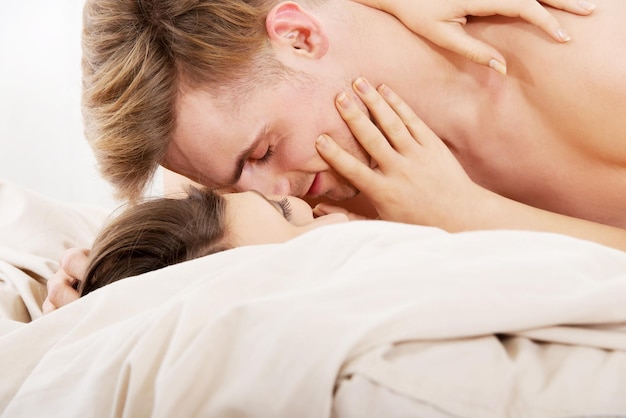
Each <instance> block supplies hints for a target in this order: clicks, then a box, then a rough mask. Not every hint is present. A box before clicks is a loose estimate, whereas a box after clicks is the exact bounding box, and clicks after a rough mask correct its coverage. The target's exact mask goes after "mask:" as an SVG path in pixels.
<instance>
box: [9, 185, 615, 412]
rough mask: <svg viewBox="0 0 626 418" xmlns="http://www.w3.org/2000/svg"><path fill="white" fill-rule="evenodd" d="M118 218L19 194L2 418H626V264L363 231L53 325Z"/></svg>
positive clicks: (324, 232) (584, 247) (198, 266)
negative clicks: (61, 278) (100, 235)
mask: <svg viewBox="0 0 626 418" xmlns="http://www.w3.org/2000/svg"><path fill="white" fill-rule="evenodd" d="M107 215H108V213H107V211H106V210H103V209H100V208H93V207H84V206H77V205H71V204H66V203H63V202H59V201H55V200H54V199H51V198H49V197H45V196H41V195H38V194H36V193H33V192H31V191H29V190H26V189H24V188H21V187H19V186H17V185H15V184H11V183H8V182H0V302H1V306H0V314H1V316H2V318H1V319H0V371H1V376H2V378H1V381H0V416H1V417H36V416H46V417H53V416H59V417H78V416H80V417H90V416H93V417H147V416H154V417H260V418H268V417H299V418H305V417H316V418H317V417H344V418H348V417H349V418H352V417H354V418H357V417H358V418H368V417H427V418H428V417H433V418H439V417H448V418H449V417H477V418H491V417H493V418H503V417H520V418H533V417H537V418H550V417H560V418H574V417H577V418H578V417H626V253H622V252H620V251H616V250H613V249H610V248H606V247H603V246H600V245H596V244H593V243H590V242H585V241H581V240H576V239H572V238H568V237H564V236H560V235H555V234H544V233H531V232H523V231H517V232H516V231H491V232H471V233H461V234H449V233H446V232H444V231H442V230H439V229H436V228H426V227H418V226H408V225H401V224H394V223H388V222H382V221H360V222H351V223H347V224H338V225H334V226H329V227H325V228H321V229H318V230H315V231H312V232H310V233H308V234H305V235H303V236H300V237H298V238H296V239H294V240H292V241H290V242H287V243H284V244H272V245H263V246H250V247H242V248H237V249H234V250H230V251H226V252H223V253H218V254H215V255H211V256H208V257H204V258H200V259H197V260H193V261H190V262H186V263H182V264H178V265H175V266H171V267H168V268H165V269H163V270H159V271H154V272H151V273H148V274H144V275H141V276H137V277H133V278H129V279H126V280H122V281H120V282H117V283H115V284H113V285H110V286H107V287H104V288H102V289H100V290H98V291H96V292H93V293H92V294H89V295H88V296H87V297H84V298H82V299H80V300H78V301H76V302H74V303H71V304H70V305H68V306H66V307H63V308H62V309H59V310H57V311H55V312H53V313H52V314H49V315H45V316H42V313H41V303H42V302H43V300H44V298H45V294H46V291H45V281H46V278H47V277H50V275H52V274H53V273H54V271H55V269H56V267H57V261H58V260H59V259H60V257H61V254H62V252H63V251H64V249H66V248H69V247H73V246H83V247H85V246H89V243H90V240H91V239H93V236H94V234H95V233H96V231H97V230H98V228H99V227H100V225H101V224H102V222H103V221H104V220H105V219H106V216H107Z"/></svg>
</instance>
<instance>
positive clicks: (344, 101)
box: [337, 93, 352, 109]
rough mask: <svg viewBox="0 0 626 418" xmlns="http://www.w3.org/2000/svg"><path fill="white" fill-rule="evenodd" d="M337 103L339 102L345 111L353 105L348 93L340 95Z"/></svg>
mask: <svg viewBox="0 0 626 418" xmlns="http://www.w3.org/2000/svg"><path fill="white" fill-rule="evenodd" d="M337 102H339V106H341V107H342V108H343V109H349V108H350V106H351V105H352V100H350V98H349V97H348V95H347V94H346V93H341V94H339V96H338V97H337Z"/></svg>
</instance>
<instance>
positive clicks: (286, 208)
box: [275, 197, 292, 221]
mask: <svg viewBox="0 0 626 418" xmlns="http://www.w3.org/2000/svg"><path fill="white" fill-rule="evenodd" d="M275 202H276V203H277V204H278V206H280V210H281V211H282V212H283V216H284V217H285V219H286V220H288V221H290V220H291V212H292V211H291V203H289V200H288V199H287V198H286V197H284V198H282V199H281V200H278V201H275Z"/></svg>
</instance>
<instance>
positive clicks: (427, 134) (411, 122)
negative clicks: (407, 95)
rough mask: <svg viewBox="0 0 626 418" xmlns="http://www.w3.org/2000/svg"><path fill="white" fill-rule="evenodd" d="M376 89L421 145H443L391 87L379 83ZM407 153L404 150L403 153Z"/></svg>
mask: <svg viewBox="0 0 626 418" xmlns="http://www.w3.org/2000/svg"><path fill="white" fill-rule="evenodd" d="M378 91H379V92H380V94H381V96H382V97H383V98H384V99H385V101H386V102H387V103H388V104H389V106H390V107H391V109H393V111H394V112H395V113H396V114H397V115H398V116H399V117H400V119H401V120H402V123H403V124H404V125H405V126H406V128H407V129H408V131H409V133H410V134H411V136H412V137H413V138H415V139H416V141H418V142H419V143H421V144H422V145H424V146H426V147H428V146H432V145H443V146H445V144H444V143H443V141H442V140H441V139H439V137H438V136H437V135H436V134H435V133H434V132H433V131H432V130H431V129H430V128H429V127H428V125H426V123H424V121H422V120H421V119H420V118H419V116H417V114H416V113H415V112H414V111H413V109H412V108H411V107H410V106H409V105H408V104H407V103H406V102H405V101H404V100H402V98H401V97H400V96H398V95H397V94H396V93H395V92H394V91H393V90H392V89H391V87H389V86H387V85H386V84H381V85H380V87H378ZM406 153H408V150H407V152H405V153H404V154H406Z"/></svg>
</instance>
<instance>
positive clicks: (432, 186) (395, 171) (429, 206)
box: [316, 79, 484, 230]
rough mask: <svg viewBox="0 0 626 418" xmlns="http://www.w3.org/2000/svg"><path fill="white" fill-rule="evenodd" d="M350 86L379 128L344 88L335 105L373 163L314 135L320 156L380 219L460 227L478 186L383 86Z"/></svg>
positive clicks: (478, 195) (361, 81)
mask: <svg viewBox="0 0 626 418" xmlns="http://www.w3.org/2000/svg"><path fill="white" fill-rule="evenodd" d="M354 90H355V91H356V92H357V94H358V95H359V97H360V98H361V99H362V101H363V102H364V103H365V105H366V106H367V107H368V109H369V111H370V113H371V114H372V116H373V118H374V119H375V120H376V123H377V125H378V127H380V129H379V128H378V127H377V126H376V125H375V124H374V123H373V122H372V121H371V120H370V119H369V118H368V117H367V116H366V115H365V114H364V113H363V111H361V110H360V109H359V107H358V106H357V105H356V103H354V102H353V101H352V100H351V99H350V98H349V96H348V95H346V94H344V93H342V94H340V95H339V96H338V97H337V103H336V104H337V108H338V110H339V113H340V114H341V116H342V118H343V119H344V120H345V122H346V123H347V124H348V126H349V128H350V130H351V131H352V133H353V134H354V136H355V137H356V139H357V140H358V141H359V143H360V144H361V146H362V147H363V148H364V149H365V151H366V152H367V153H368V154H369V155H370V156H371V157H372V158H373V160H374V161H375V162H376V164H377V165H376V167H375V168H370V167H369V166H367V165H365V164H363V163H362V162H361V161H359V160H358V159H356V158H354V157H353V156H352V155H350V154H348V153H347V152H346V151H344V150H343V149H342V148H340V147H339V146H338V145H337V144H336V143H335V142H334V141H333V140H332V139H331V138H330V137H328V136H327V135H322V136H320V137H319V138H318V140H317V143H316V145H317V150H318V152H319V153H320V155H321V156H322V157H323V158H324V159H325V160H326V162H328V164H330V165H331V166H332V167H333V168H334V169H335V170H336V171H337V172H338V173H339V174H340V175H342V176H343V177H345V178H346V179H347V180H348V181H350V182H351V183H352V184H353V185H354V186H355V187H357V188H358V189H359V190H360V191H361V193H363V194H364V195H365V196H366V197H367V198H368V199H369V200H370V202H371V203H372V204H373V205H374V206H375V208H376V210H377V211H378V213H379V215H380V217H381V219H384V220H389V221H396V222H406V223H415V224H423V225H432V226H438V227H441V228H444V229H448V230H460V229H464V227H465V225H466V224H467V223H471V219H469V218H468V216H471V213H472V212H474V210H476V209H478V207H479V204H480V200H481V198H482V195H483V193H482V191H484V189H482V188H480V187H479V186H477V185H476V184H475V183H474V182H472V181H471V180H470V178H469V177H468V176H467V174H466V173H465V171H464V170H463V168H462V167H461V165H460V164H459V163H458V161H457V160H456V158H455V157H454V156H453V155H452V153H451V152H450V150H448V148H447V147H446V145H445V144H444V143H443V141H441V139H439V137H437V136H436V135H435V134H434V133H433V132H432V131H431V130H430V129H429V128H428V127H427V126H426V125H425V124H424V123H423V122H422V121H421V120H420V119H419V118H418V117H417V115H416V114H415V113H414V112H413V110H412V109H411V108H410V107H409V106H408V105H407V104H406V103H404V102H403V101H402V100H401V99H400V97H399V96H398V95H396V94H395V93H394V92H393V91H392V90H391V89H390V88H389V87H387V86H384V85H383V86H381V87H379V89H378V90H376V89H374V88H373V87H371V86H370V85H369V83H368V82H367V81H366V80H364V79H358V80H356V81H355V83H354ZM470 206H473V208H470Z"/></svg>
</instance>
